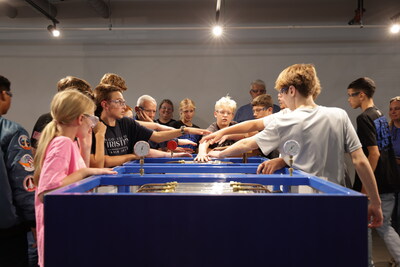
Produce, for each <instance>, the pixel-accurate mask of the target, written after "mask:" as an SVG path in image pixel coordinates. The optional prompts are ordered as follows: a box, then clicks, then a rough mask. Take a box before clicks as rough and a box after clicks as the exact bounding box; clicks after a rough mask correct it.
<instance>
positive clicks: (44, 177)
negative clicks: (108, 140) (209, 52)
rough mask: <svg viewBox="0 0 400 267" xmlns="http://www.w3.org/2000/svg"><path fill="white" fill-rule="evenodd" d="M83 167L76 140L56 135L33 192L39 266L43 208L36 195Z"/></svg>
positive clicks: (58, 185) (51, 187)
mask: <svg viewBox="0 0 400 267" xmlns="http://www.w3.org/2000/svg"><path fill="white" fill-rule="evenodd" d="M85 167H86V165H85V162H84V161H83V158H82V156H81V154H80V151H79V148H78V145H77V143H76V142H73V141H72V140H71V139H70V138H68V137H65V136H57V137H55V138H53V140H51V142H50V143H49V146H48V147H47V150H46V154H45V158H44V161H43V166H42V171H41V173H40V178H39V185H38V187H37V189H36V193H35V209H36V211H35V212H36V231H37V245H38V254H39V265H40V266H41V267H43V266H44V264H43V261H44V258H43V255H44V214H43V213H44V210H43V203H42V202H41V201H40V199H39V198H38V195H39V194H41V193H43V192H46V191H49V190H54V189H57V188H59V187H60V186H61V182H62V180H63V179H64V178H65V177H66V176H68V175H70V174H71V173H73V172H75V171H77V170H79V169H81V168H85Z"/></svg>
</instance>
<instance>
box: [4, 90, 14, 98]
mask: <svg viewBox="0 0 400 267" xmlns="http://www.w3.org/2000/svg"><path fill="white" fill-rule="evenodd" d="M4 92H6V94H7V95H8V96H9V97H12V96H13V94H12V93H11V92H10V91H6V90H4Z"/></svg>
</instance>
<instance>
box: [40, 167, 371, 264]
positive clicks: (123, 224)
mask: <svg viewBox="0 0 400 267" xmlns="http://www.w3.org/2000/svg"><path fill="white" fill-rule="evenodd" d="M192 171H193V169H191V167H190V166H187V172H192ZM286 173H287V170H286V171H284V172H283V173H282V174H275V175H255V174H229V173H225V174H216V173H214V174H212V173H208V174H196V173H193V174H187V173H186V174H183V173H178V174H145V175H143V176H140V175H139V174H119V175H116V176H97V177H91V178H88V179H85V180H83V181H80V182H77V183H74V184H72V185H69V186H67V187H64V188H62V189H59V190H55V191H53V192H51V193H49V194H47V195H46V196H45V197H44V201H45V225H46V229H45V230H46V232H45V247H46V251H45V252H46V254H45V261H46V267H52V266H57V267H63V266H96V267H97V266H140V267H141V266H218V267H220V266H332V267H333V266H335V267H337V266H366V265H367V198H366V197H365V196H364V195H362V194H360V193H357V192H354V191H352V190H349V189H346V188H344V187H341V186H339V185H336V184H333V183H330V182H328V181H324V180H322V179H319V178H317V177H313V176H311V175H308V174H305V173H302V172H297V173H295V175H294V176H293V177H289V175H288V174H286ZM169 181H178V182H229V181H238V182H249V183H260V184H263V185H275V186H283V187H291V186H297V185H307V186H311V187H313V188H315V189H316V190H318V191H319V193H311V194H292V193H272V194H252V195H239V194H227V195H211V194H176V193H168V194H165V193H164V194H162V193H131V192H130V190H129V188H130V187H131V186H133V185H142V184H146V183H161V182H169ZM110 185H111V186H117V187H118V188H119V189H118V193H108V194H100V193H88V192H90V191H91V190H92V189H94V188H96V187H99V186H110Z"/></svg>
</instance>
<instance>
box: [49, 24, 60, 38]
mask: <svg viewBox="0 0 400 267" xmlns="http://www.w3.org/2000/svg"><path fill="white" fill-rule="evenodd" d="M47 30H48V31H49V32H50V33H51V35H53V36H54V37H59V36H60V31H59V30H57V28H56V25H55V24H54V25H51V24H50V25H49V26H47Z"/></svg>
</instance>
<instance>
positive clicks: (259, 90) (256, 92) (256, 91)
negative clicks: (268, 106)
mask: <svg viewBox="0 0 400 267" xmlns="http://www.w3.org/2000/svg"><path fill="white" fill-rule="evenodd" d="M250 91H251V92H252V93H254V94H258V93H261V94H265V93H266V92H267V90H265V89H250Z"/></svg>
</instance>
